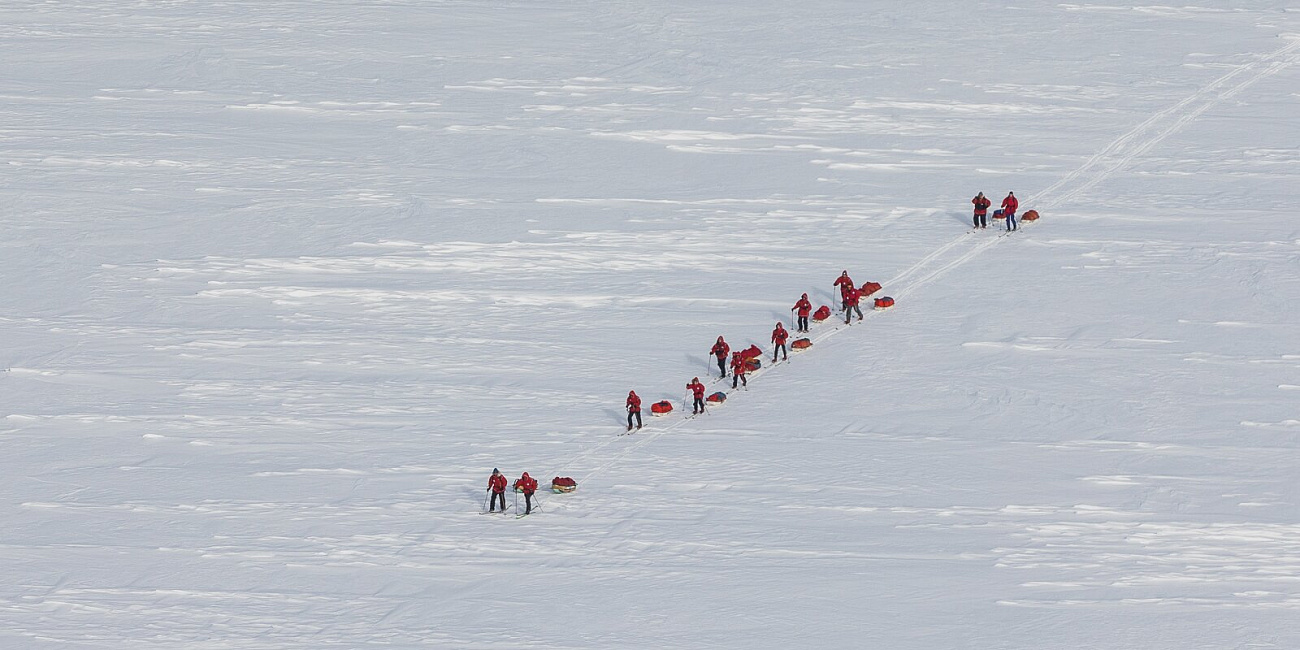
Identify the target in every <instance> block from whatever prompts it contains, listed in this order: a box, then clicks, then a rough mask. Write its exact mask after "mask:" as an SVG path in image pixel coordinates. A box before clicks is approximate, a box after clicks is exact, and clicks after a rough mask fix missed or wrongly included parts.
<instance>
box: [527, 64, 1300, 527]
mask: <svg viewBox="0 0 1300 650" xmlns="http://www.w3.org/2000/svg"><path fill="white" fill-rule="evenodd" d="M1297 62H1300V39H1297V40H1293V41H1292V42H1290V43H1288V44H1287V45H1285V46H1283V47H1281V48H1279V49H1277V50H1274V51H1273V52H1270V53H1268V54H1265V55H1262V56H1258V57H1255V58H1254V59H1253V60H1251V61H1249V62H1247V63H1244V64H1241V65H1239V66H1236V67H1234V68H1233V69H1231V70H1230V71H1228V72H1227V73H1225V74H1223V75H1222V76H1219V77H1217V78H1216V79H1214V80H1212V81H1210V82H1209V83H1207V84H1205V85H1204V86H1201V87H1200V88H1198V89H1197V90H1196V92H1194V93H1192V94H1191V95H1189V96H1188V97H1186V98H1184V99H1182V100H1181V101H1179V102H1177V103H1175V104H1173V105H1172V106H1169V107H1168V108H1165V109H1163V110H1161V111H1159V112H1157V113H1155V114H1153V115H1152V116H1151V117H1149V118H1147V119H1145V120H1143V121H1142V122H1141V123H1139V124H1137V125H1136V126H1134V127H1132V128H1131V129H1129V130H1128V131H1126V132H1124V133H1123V134H1122V135H1120V136H1119V137H1117V138H1116V139H1115V140H1113V141H1111V142H1110V143H1109V144H1107V145H1106V146H1105V147H1103V148H1102V149H1101V150H1100V151H1098V152H1097V153H1095V154H1093V155H1092V156H1090V157H1089V158H1088V160H1086V161H1085V162H1084V163H1083V164H1082V165H1080V166H1079V167H1078V168H1077V169H1075V170H1073V171H1071V172H1070V173H1068V174H1066V175H1065V176H1063V177H1061V179H1060V180H1058V181H1056V182H1055V183H1053V184H1051V185H1049V186H1048V187H1046V188H1044V189H1043V190H1041V191H1039V192H1038V193H1037V194H1035V195H1034V196H1033V197H1032V198H1031V199H1030V200H1027V201H1025V203H1026V204H1029V203H1033V204H1034V205H1035V209H1048V208H1052V207H1055V206H1058V205H1062V204H1065V203H1067V202H1068V201H1070V200H1071V199H1073V198H1074V197H1075V196H1078V195H1079V194H1081V193H1083V192H1086V191H1088V190H1090V189H1092V188H1093V187H1095V186H1096V185H1097V184H1099V183H1101V182H1102V181H1104V180H1106V179H1107V178H1109V177H1110V176H1112V175H1114V174H1115V173H1116V172H1118V171H1120V170H1122V169H1124V168H1125V167H1127V166H1128V165H1130V164H1131V163H1132V162H1133V161H1134V160H1135V159H1137V158H1138V157H1139V156H1141V155H1142V154H1144V153H1146V152H1147V151H1149V150H1151V148H1152V147H1154V146H1156V145H1157V144H1159V143H1160V142H1162V141H1164V140H1165V139H1167V138H1168V137H1169V136H1171V135H1173V134H1174V133H1177V132H1178V131H1179V130H1181V129H1182V128H1183V127H1185V126H1187V125H1188V124H1190V123H1192V122H1193V121H1195V120H1196V119H1197V118H1198V117H1200V116H1201V115H1202V114H1204V113H1205V112H1206V111H1207V110H1209V109H1210V108H1211V107H1213V106H1214V105H1216V104H1217V103H1219V102H1221V101H1223V100H1225V99H1228V98H1231V97H1233V96H1235V95H1237V94H1238V93H1240V92H1242V91H1243V90H1245V89H1247V88H1249V87H1250V86H1252V85H1254V84H1255V83H1257V82H1259V81H1260V80H1262V79H1265V78H1267V77H1269V76H1272V75H1274V74H1277V73H1278V72H1281V71H1282V70H1284V69H1286V68H1288V67H1290V66H1292V65H1295V64H1296V63H1297ZM1030 226H1031V224H1024V225H1022V226H1021V227H1022V228H1023V227H1030ZM972 235H973V233H971V232H965V233H963V234H961V235H959V236H957V237H956V238H954V239H953V240H951V241H949V242H948V243H946V244H944V245H942V246H940V247H939V248H937V249H935V250H933V251H931V252H930V253H929V254H927V255H925V256H924V257H922V258H921V259H920V260H917V261H916V262H915V263H914V264H912V265H911V266H909V267H907V268H906V269H904V270H903V271H901V272H900V273H899V274H898V275H896V276H894V277H893V278H891V279H890V280H889V281H888V282H886V283H885V286H886V287H891V290H890V293H891V295H893V296H895V297H903V296H907V295H910V294H912V293H915V292H917V291H918V290H920V289H922V288H923V287H925V286H926V285H929V284H931V283H932V282H934V281H936V280H938V279H940V278H942V277H944V276H945V275H947V274H948V273H949V272H951V271H952V270H954V269H956V268H958V267H960V266H962V265H964V264H966V263H967V262H969V261H971V260H972V259H974V258H976V257H977V256H979V255H980V254H981V253H983V252H984V251H986V250H988V249H989V248H991V247H993V246H995V245H997V244H998V243H999V242H1001V241H1002V237H995V238H985V239H978V240H976V239H975V238H974V237H973V236H972ZM972 240H975V243H974V244H973V245H969V246H967V247H966V248H964V249H963V248H962V246H963V245H964V244H969V242H971V241H972ZM954 249H957V250H960V252H959V253H958V254H957V255H956V256H955V257H952V258H951V259H946V258H947V257H948V253H950V252H951V251H953V250H954ZM880 313H881V312H876V311H869V312H867V313H866V317H868V318H870V317H874V316H876V315H878V314H880ZM849 329H850V328H849V327H845V326H843V325H839V326H836V327H834V328H832V329H829V330H827V331H824V332H822V333H820V334H818V335H816V336H815V337H812V338H813V341H814V342H820V341H824V340H826V339H829V338H830V337H832V336H835V335H837V334H839V333H841V332H843V331H848V330H849ZM777 368H780V366H779V365H778V366H768V367H765V368H762V369H761V370H759V371H758V372H755V373H751V374H750V376H749V383H751V384H752V383H754V382H755V381H757V380H759V379H761V378H762V376H763V375H765V374H767V373H768V372H771V371H773V370H775V369H777ZM705 417H707V416H705ZM688 422H690V420H687V419H685V418H682V419H679V420H677V421H676V422H673V423H672V424H668V425H667V426H664V427H655V428H653V429H651V430H650V431H649V432H648V433H646V434H639V435H637V436H636V437H635V440H633V442H632V444H630V445H628V446H627V447H626V448H624V449H622V450H621V451H619V452H618V453H616V454H614V455H613V456H610V457H609V458H607V459H606V460H605V461H604V462H602V463H600V464H598V465H596V466H595V467H592V468H591V469H589V470H587V472H586V473H585V474H584V475H582V477H581V478H579V479H578V483H579V484H582V483H583V482H585V481H587V480H588V479H590V478H592V477H593V476H596V475H598V474H600V473H601V472H604V471H606V470H608V469H610V468H611V467H613V466H615V465H617V464H618V463H619V461H621V460H622V459H624V458H626V457H627V456H629V455H630V454H632V453H635V452H636V451H637V450H639V449H641V448H642V447H644V446H645V445H648V444H650V443H652V442H654V441H655V440H656V439H658V438H659V437H660V436H663V435H666V434H668V433H671V432H672V431H675V430H676V429H678V428H679V427H682V426H684V425H685V424H686V423H688ZM620 439H621V438H620V437H612V438H609V439H608V440H605V441H604V442H601V443H600V444H598V445H595V446H594V447H592V448H591V449H588V450H586V451H584V452H582V453H581V454H579V455H577V456H575V457H573V458H571V459H569V460H568V461H567V462H565V463H564V464H563V465H561V466H560V467H559V468H557V469H556V470H555V473H554V474H552V475H554V476H558V475H562V474H561V473H562V472H563V471H564V470H565V469H566V468H568V467H571V466H573V465H575V464H577V463H580V462H582V461H585V460H587V459H590V458H593V457H596V456H597V455H598V452H600V451H601V450H603V449H605V448H606V447H608V446H609V445H611V444H613V443H614V442H615V441H618V440H620ZM548 501H549V499H548ZM567 503H569V502H561V503H560V504H559V505H558V506H557V507H560V508H563V507H564V506H565V505H566V504H567Z"/></svg>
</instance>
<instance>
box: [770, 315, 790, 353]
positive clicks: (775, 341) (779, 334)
mask: <svg viewBox="0 0 1300 650" xmlns="http://www.w3.org/2000/svg"><path fill="white" fill-rule="evenodd" d="M788 338H790V332H788V331H786V329H785V326H784V325H782V324H781V321H777V322H776V329H774V330H772V363H776V353H777V351H778V350H780V351H781V358H782V359H786V360H788V359H789V358H790V354H789V353H788V352H787V351H786V348H785V341H786V339H788Z"/></svg>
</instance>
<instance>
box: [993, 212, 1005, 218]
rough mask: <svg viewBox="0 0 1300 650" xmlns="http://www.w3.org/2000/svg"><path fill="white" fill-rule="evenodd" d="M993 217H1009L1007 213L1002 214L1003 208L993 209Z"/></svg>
mask: <svg viewBox="0 0 1300 650" xmlns="http://www.w3.org/2000/svg"><path fill="white" fill-rule="evenodd" d="M993 218H994V219H1006V218H1007V217H1006V215H1004V214H1002V211H1001V210H994V211H993Z"/></svg>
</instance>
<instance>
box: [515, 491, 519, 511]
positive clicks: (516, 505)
mask: <svg viewBox="0 0 1300 650" xmlns="http://www.w3.org/2000/svg"><path fill="white" fill-rule="evenodd" d="M515 514H519V490H515Z"/></svg>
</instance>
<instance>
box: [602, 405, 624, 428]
mask: <svg viewBox="0 0 1300 650" xmlns="http://www.w3.org/2000/svg"><path fill="white" fill-rule="evenodd" d="M602 410H603V411H605V414H606V415H608V416H609V419H611V420H615V421H617V422H619V423H622V424H627V411H620V410H618V409H613V408H605V409H602Z"/></svg>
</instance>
